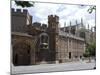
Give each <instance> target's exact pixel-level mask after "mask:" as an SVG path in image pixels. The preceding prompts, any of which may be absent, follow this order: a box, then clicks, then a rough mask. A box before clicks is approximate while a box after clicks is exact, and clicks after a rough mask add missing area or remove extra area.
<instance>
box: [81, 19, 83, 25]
mask: <svg viewBox="0 0 100 75" xmlns="http://www.w3.org/2000/svg"><path fill="white" fill-rule="evenodd" d="M81 26H82V27H83V18H81Z"/></svg>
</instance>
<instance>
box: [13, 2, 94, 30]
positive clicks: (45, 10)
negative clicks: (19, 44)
mask: <svg viewBox="0 0 100 75" xmlns="http://www.w3.org/2000/svg"><path fill="white" fill-rule="evenodd" d="M89 7H90V6H87V5H72V4H52V3H35V4H34V7H28V8H26V7H25V8H22V7H20V6H17V5H16V4H15V2H13V1H12V8H15V9H17V8H21V9H28V12H29V14H30V15H32V17H33V20H32V22H40V23H45V24H47V23H48V15H51V14H52V15H57V16H59V25H60V27H63V26H64V24H65V23H66V26H69V24H70V21H71V24H72V25H75V23H76V20H77V22H78V23H80V22H81V18H82V19H83V23H84V25H85V27H86V28H87V27H88V24H89V25H90V26H89V28H91V27H92V26H95V10H94V11H93V12H92V13H91V14H89V13H88V12H87V10H88V9H89Z"/></svg>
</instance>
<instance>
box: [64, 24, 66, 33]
mask: <svg viewBox="0 0 100 75" xmlns="http://www.w3.org/2000/svg"><path fill="white" fill-rule="evenodd" d="M64 31H66V22H64Z"/></svg>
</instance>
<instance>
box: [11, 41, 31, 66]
mask: <svg viewBox="0 0 100 75" xmlns="http://www.w3.org/2000/svg"><path fill="white" fill-rule="evenodd" d="M13 64H14V65H15V66H19V65H30V45H28V44H26V43H23V42H22V43H17V44H15V45H14V46H13Z"/></svg>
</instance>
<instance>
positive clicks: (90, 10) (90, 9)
mask: <svg viewBox="0 0 100 75" xmlns="http://www.w3.org/2000/svg"><path fill="white" fill-rule="evenodd" d="M94 10H96V6H91V7H90V8H89V9H88V10H87V11H88V12H89V13H90V14H91V13H92V12H93V11H94Z"/></svg>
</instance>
